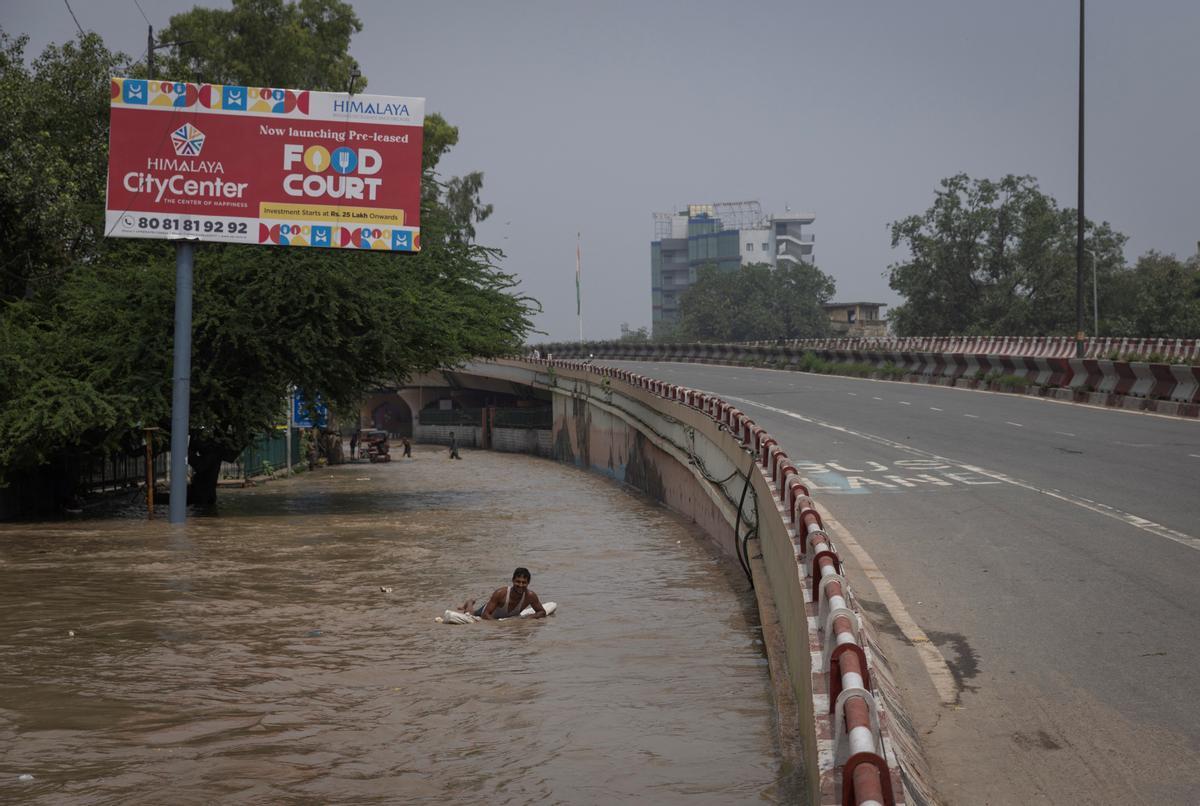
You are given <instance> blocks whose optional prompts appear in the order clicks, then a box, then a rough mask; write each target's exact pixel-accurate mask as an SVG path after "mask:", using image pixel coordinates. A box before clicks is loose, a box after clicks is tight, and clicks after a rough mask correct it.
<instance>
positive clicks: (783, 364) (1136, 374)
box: [546, 338, 1200, 417]
mask: <svg viewBox="0 0 1200 806" xmlns="http://www.w3.org/2000/svg"><path fill="white" fill-rule="evenodd" d="M1065 343H1066V342H1064V341H1063V340H1062V339H1049V338H1047V339H1032V338H1013V339H1004V338H993V339H983V338H978V339H958V338H937V339H890V340H886V339H805V340H796V341H779V342H748V343H739V344H657V343H655V344H628V343H622V342H593V343H589V344H582V345H581V344H563V345H549V346H548V347H546V350H547V351H548V352H550V353H551V354H553V355H556V356H557V357H558V358H561V359H578V358H588V357H592V358H600V359H605V360H630V361H681V362H688V363H705V364H729V365H736V366H763V367H770V368H774V369H792V370H800V371H805V370H810V371H814V372H826V373H829V374H835V375H836V374H858V375H861V374H870V375H872V376H873V377H880V378H885V379H889V380H909V381H917V382H924V383H937V384H941V385H944V386H961V387H966V388H972V389H988V390H992V391H1004V392H1019V393H1024V394H1032V395H1037V396H1040V397H1051V398H1055V399H1058V400H1067V401H1072V402H1078V403H1088V404H1091V405H1101V406H1111V407H1120V408H1127V409H1136V410H1140V411H1152V412H1157V413H1161V414H1171V415H1176V416H1183V417H1200V340H1196V339H1140V340H1132V339H1123V340H1107V339H1092V340H1089V342H1088V344H1089V347H1088V351H1087V354H1086V356H1085V357H1084V358H1076V357H1074V343H1075V342H1074V340H1073V339H1072V340H1069V343H1070V345H1071V350H1070V351H1066V352H1065V347H1064V346H1063V345H1064V344H1065Z"/></svg>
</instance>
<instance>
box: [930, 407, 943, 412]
mask: <svg viewBox="0 0 1200 806" xmlns="http://www.w3.org/2000/svg"><path fill="white" fill-rule="evenodd" d="M929 410H930V411H941V409H939V408H938V407H937V406H930V407H929Z"/></svg>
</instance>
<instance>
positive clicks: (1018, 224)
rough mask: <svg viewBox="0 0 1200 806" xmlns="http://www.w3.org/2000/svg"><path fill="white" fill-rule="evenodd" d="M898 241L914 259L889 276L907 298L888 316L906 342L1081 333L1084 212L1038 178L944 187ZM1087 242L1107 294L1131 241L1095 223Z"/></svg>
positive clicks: (895, 229) (898, 229)
mask: <svg viewBox="0 0 1200 806" xmlns="http://www.w3.org/2000/svg"><path fill="white" fill-rule="evenodd" d="M891 233H892V247H893V248H896V247H900V246H903V247H905V249H906V250H907V252H908V259H907V260H905V261H902V262H898V263H894V264H892V265H891V266H890V267H888V271H887V272H886V275H885V276H887V277H888V282H889V285H890V286H891V287H892V288H893V289H894V290H895V291H897V292H898V293H899V294H900V295H901V296H902V297H903V298H904V302H903V303H902V304H900V305H898V306H896V307H895V308H893V309H892V312H891V315H890V317H889V320H890V322H891V324H892V327H893V329H894V330H895V332H896V334H897V335H899V336H927V335H941V336H951V335H991V334H995V335H1065V334H1071V333H1074V332H1075V212H1074V211H1073V210H1070V209H1059V208H1058V205H1057V203H1056V202H1055V201H1054V199H1053V198H1051V197H1049V196H1047V195H1045V194H1044V193H1042V192H1041V191H1040V190H1039V189H1038V186H1037V182H1036V181H1035V180H1034V179H1033V178H1032V177H1028V176H1012V175H1009V176H1006V177H1004V178H1003V179H1001V180H999V181H992V180H988V179H981V180H977V179H971V178H970V177H968V176H966V175H965V174H958V175H956V176H952V177H949V178H947V179H943V180H942V182H941V187H940V189H939V190H938V191H937V192H936V193H935V197H934V203H933V206H932V207H930V208H929V209H928V210H926V211H925V212H924V213H921V214H919V215H912V216H908V217H907V218H904V219H901V220H899V221H896V222H894V223H893V224H892V225H891ZM1085 233H1086V243H1085V245H1086V248H1087V249H1088V250H1089V251H1090V252H1091V253H1092V254H1094V255H1095V256H1096V264H1097V272H1098V274H1100V276H1101V279H1102V282H1101V283H1100V287H1101V288H1104V287H1105V285H1106V283H1105V282H1103V280H1106V279H1108V277H1109V276H1111V274H1113V273H1114V272H1117V271H1119V270H1120V267H1121V266H1122V265H1123V261H1124V259H1123V257H1122V252H1121V250H1122V247H1123V245H1124V243H1125V240H1126V239H1125V236H1123V235H1121V234H1119V233H1117V232H1114V231H1113V230H1112V228H1111V227H1110V226H1109V225H1108V224H1107V223H1103V224H1100V225H1096V224H1093V223H1091V222H1086V226H1085ZM1089 266H1090V262H1089ZM1090 285H1091V283H1090V277H1089V280H1088V286H1089V288H1090Z"/></svg>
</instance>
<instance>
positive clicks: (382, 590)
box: [379, 585, 392, 593]
mask: <svg viewBox="0 0 1200 806" xmlns="http://www.w3.org/2000/svg"><path fill="white" fill-rule="evenodd" d="M379 592H380V593H391V592H392V586H391V585H380V586H379Z"/></svg>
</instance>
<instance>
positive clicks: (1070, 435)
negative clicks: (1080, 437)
mask: <svg viewBox="0 0 1200 806" xmlns="http://www.w3.org/2000/svg"><path fill="white" fill-rule="evenodd" d="M1054 433H1056V434H1062V435H1063V436H1064V437H1073V436H1075V435H1074V434H1072V433H1071V432H1070V431H1055V432H1054Z"/></svg>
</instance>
